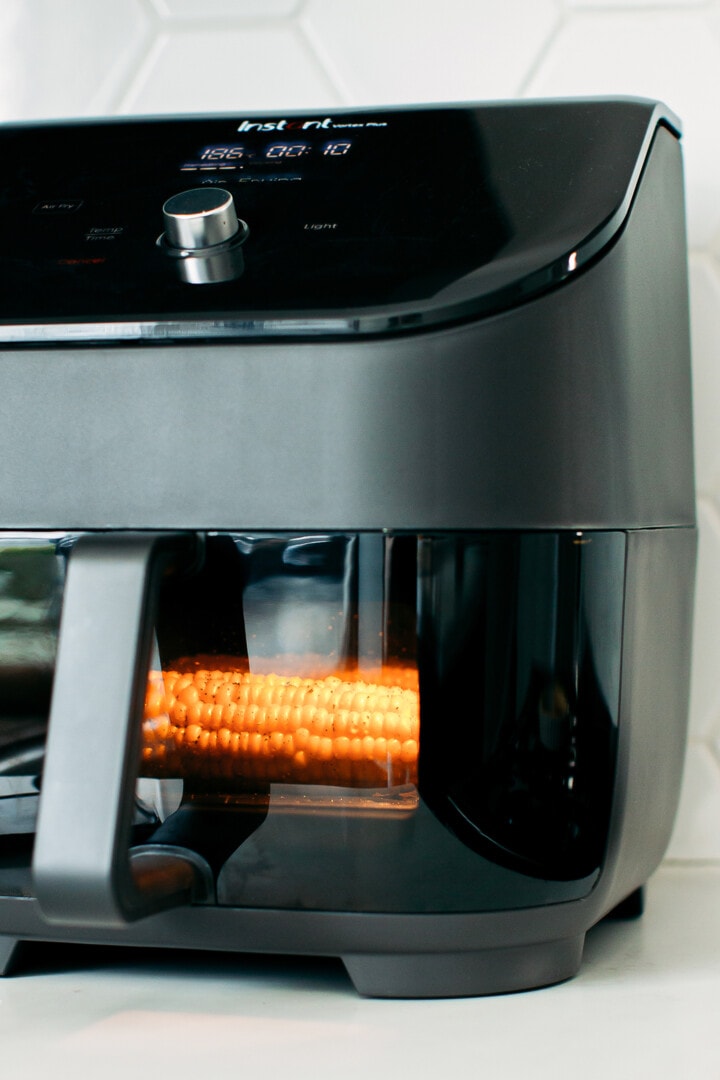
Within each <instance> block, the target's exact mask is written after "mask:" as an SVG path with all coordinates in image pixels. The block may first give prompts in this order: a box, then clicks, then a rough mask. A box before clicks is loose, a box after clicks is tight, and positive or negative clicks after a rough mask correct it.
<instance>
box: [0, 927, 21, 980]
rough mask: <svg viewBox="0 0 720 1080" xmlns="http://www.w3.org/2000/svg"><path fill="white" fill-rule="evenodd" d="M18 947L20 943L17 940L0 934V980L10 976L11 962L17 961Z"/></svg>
mask: <svg viewBox="0 0 720 1080" xmlns="http://www.w3.org/2000/svg"><path fill="white" fill-rule="evenodd" d="M19 946H20V942H19V941H18V939H17V938H11V937H5V936H4V935H3V934H0V978H2V976H3V975H9V974H10V972H11V970H12V967H13V962H14V961H15V960H16V959H17V953H18V949H19Z"/></svg>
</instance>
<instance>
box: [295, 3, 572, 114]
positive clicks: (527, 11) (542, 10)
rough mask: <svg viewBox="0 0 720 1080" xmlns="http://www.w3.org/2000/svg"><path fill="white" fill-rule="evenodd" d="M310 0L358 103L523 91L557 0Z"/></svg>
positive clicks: (332, 58)
mask: <svg viewBox="0 0 720 1080" xmlns="http://www.w3.org/2000/svg"><path fill="white" fill-rule="evenodd" d="M361 10H362V16H361V17H358V14H357V12H358V7H357V5H356V4H355V3H354V0H306V3H305V7H304V9H303V13H302V20H303V23H304V24H305V25H307V27H308V29H309V32H311V33H312V34H313V36H314V37H315V38H316V39H317V40H318V41H319V42H320V43H321V44H322V47H323V56H324V57H326V58H327V60H328V61H329V62H330V63H331V64H332V66H333V69H334V70H338V71H339V72H340V73H341V76H342V80H343V85H344V86H345V87H347V88H348V91H349V93H350V94H351V95H352V100H353V102H354V103H362V104H376V103H389V102H418V101H449V100H459V101H463V100H474V99H477V98H497V97H512V96H517V94H518V93H519V90H520V88H521V85H522V82H523V80H524V78H525V76H526V74H527V71H528V70H529V69H530V68H531V67H532V65H533V63H534V61H535V59H536V58H537V56H538V54H539V53H540V51H541V50H542V48H543V46H544V45H545V44H546V42H547V41H548V40H549V38H550V35H551V34H552V31H553V29H554V28H555V27H556V25H557V23H558V20H559V15H560V9H559V5H558V4H557V3H556V2H555V0H504V3H502V4H498V3H488V2H487V0H480V2H478V0H444V2H443V3H435V2H428V0H425V2H424V3H418V2H417V0H391V2H389V0H364V3H363V4H362V9H361Z"/></svg>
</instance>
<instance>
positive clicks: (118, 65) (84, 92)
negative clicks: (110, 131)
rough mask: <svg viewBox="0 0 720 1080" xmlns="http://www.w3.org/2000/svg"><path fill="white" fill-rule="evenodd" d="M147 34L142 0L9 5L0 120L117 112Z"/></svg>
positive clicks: (2, 24) (1, 57) (0, 48)
mask: <svg viewBox="0 0 720 1080" xmlns="http://www.w3.org/2000/svg"><path fill="white" fill-rule="evenodd" d="M147 31H148V20H147V17H146V11H145V8H144V6H143V4H142V3H141V2H140V0H103V3H101V4H100V3H97V0H73V2H72V3H71V4H58V3H56V2H55V0H3V2H2V4H0V119H3V120H19V119H31V118H36V117H59V116H86V115H89V114H93V113H102V112H105V111H107V110H108V109H111V108H112V105H113V103H114V97H115V95H116V93H117V90H118V86H119V85H121V83H122V81H123V79H125V78H126V77H127V72H128V69H129V67H130V66H131V64H132V62H133V60H134V57H135V54H136V51H137V50H138V49H139V48H140V46H141V44H142V43H143V42H144V40H145V38H146V34H147Z"/></svg>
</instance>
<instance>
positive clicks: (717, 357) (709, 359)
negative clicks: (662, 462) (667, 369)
mask: <svg viewBox="0 0 720 1080" xmlns="http://www.w3.org/2000/svg"><path fill="white" fill-rule="evenodd" d="M690 312H691V333H692V356H693V408H694V413H695V472H696V476H697V483H698V489H699V490H700V491H701V492H706V493H709V494H716V495H719V496H720V266H718V264H717V263H715V262H714V261H713V260H712V259H710V258H709V257H708V256H705V255H697V254H695V255H693V256H692V258H691V259H690Z"/></svg>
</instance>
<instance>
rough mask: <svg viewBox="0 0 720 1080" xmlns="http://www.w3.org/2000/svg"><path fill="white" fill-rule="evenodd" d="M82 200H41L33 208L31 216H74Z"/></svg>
mask: <svg viewBox="0 0 720 1080" xmlns="http://www.w3.org/2000/svg"><path fill="white" fill-rule="evenodd" d="M84 201H85V200H84V199H43V201H42V202H39V203H37V205H36V206H33V214H74V213H75V211H76V210H79V209H80V207H81V206H82V205H83V202H84Z"/></svg>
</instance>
